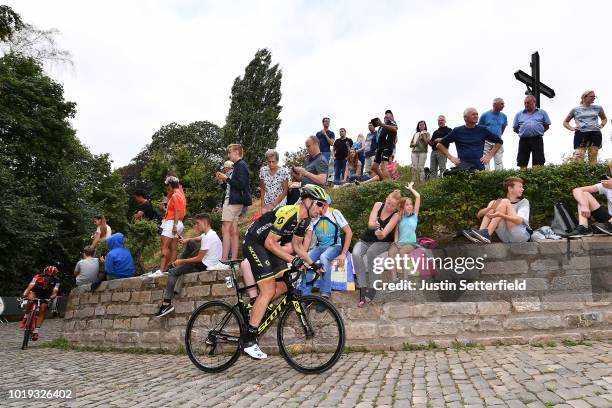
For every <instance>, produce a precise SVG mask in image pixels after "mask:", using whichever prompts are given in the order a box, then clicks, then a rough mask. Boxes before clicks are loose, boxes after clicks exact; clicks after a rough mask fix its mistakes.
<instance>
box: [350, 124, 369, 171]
mask: <svg viewBox="0 0 612 408" xmlns="http://www.w3.org/2000/svg"><path fill="white" fill-rule="evenodd" d="M353 149H355V151H356V152H357V157H358V158H359V163H361V166H360V170H359V173H358V174H357V175H358V176H361V175H362V170H363V166H364V165H365V150H366V146H365V136H364V135H363V133H360V134H359V135H357V141H356V142H355V143H354V144H353Z"/></svg>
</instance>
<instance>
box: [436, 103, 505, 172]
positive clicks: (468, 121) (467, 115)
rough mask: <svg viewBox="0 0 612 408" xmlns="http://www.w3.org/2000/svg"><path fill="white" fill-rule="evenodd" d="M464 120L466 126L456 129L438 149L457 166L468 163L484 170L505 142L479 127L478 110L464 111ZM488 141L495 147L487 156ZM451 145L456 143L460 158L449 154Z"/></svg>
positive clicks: (484, 128) (442, 141)
mask: <svg viewBox="0 0 612 408" xmlns="http://www.w3.org/2000/svg"><path fill="white" fill-rule="evenodd" d="M463 120H464V121H465V125H464V126H459V127H456V128H454V129H453V130H452V131H451V132H450V133H449V134H448V135H446V136H445V137H444V138H443V139H442V140H441V141H440V143H438V144H437V145H436V147H437V148H438V150H439V151H441V152H442V153H443V154H444V155H445V156H446V157H448V159H449V160H450V161H451V162H452V163H453V164H455V165H458V164H459V163H468V164H470V165H472V166H473V168H475V169H478V170H484V164H485V163H488V162H489V161H490V160H491V158H493V156H494V155H495V153H496V152H497V150H498V149H499V148H500V147H501V146H502V143H503V142H502V140H501V139H500V138H499V136H497V135H495V134H493V133H491V132H490V131H489V130H488V129H487V128H486V127H484V126H480V125H477V123H478V111H477V110H476V109H474V108H467V109H466V110H465V111H463ZM486 140H488V141H490V142H492V143H494V146H493V148H492V149H491V151H489V153H487V154H486V155H485V154H484V144H485V141H486ZM451 143H455V146H456V147H457V156H459V157H454V156H452V155H451V154H450V153H449V151H448V147H449V146H450V144H451Z"/></svg>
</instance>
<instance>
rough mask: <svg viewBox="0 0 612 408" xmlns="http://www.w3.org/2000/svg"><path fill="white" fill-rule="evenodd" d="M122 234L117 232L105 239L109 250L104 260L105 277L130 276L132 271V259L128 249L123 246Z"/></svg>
mask: <svg viewBox="0 0 612 408" xmlns="http://www.w3.org/2000/svg"><path fill="white" fill-rule="evenodd" d="M123 242H124V237H123V234H122V233H120V232H118V233H116V234H113V235H111V236H110V238H109V239H108V240H107V241H106V243H107V244H108V249H109V252H108V254H107V255H106V258H105V260H104V272H106V279H108V280H111V279H118V278H131V277H132V276H134V275H135V273H134V259H133V258H132V254H131V253H130V250H129V249H127V248H125V247H124V246H123Z"/></svg>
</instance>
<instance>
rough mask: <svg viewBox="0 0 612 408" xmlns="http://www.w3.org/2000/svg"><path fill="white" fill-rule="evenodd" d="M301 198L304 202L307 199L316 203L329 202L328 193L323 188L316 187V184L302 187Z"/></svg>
mask: <svg viewBox="0 0 612 408" xmlns="http://www.w3.org/2000/svg"><path fill="white" fill-rule="evenodd" d="M300 198H301V199H302V200H303V199H305V198H312V199H313V200H316V201H322V202H325V203H326V202H327V198H328V195H327V191H325V189H324V188H323V187H319V186H315V185H314V184H306V185H305V186H304V187H302V192H301V193H300Z"/></svg>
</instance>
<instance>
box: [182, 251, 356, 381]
mask: <svg viewBox="0 0 612 408" xmlns="http://www.w3.org/2000/svg"><path fill="white" fill-rule="evenodd" d="M240 262H241V260H231V261H227V262H224V263H225V264H226V265H229V266H230V269H231V276H228V277H227V278H226V285H227V287H228V288H231V287H234V288H236V296H237V298H238V302H237V303H236V304H234V305H233V306H232V305H230V304H228V303H226V302H224V301H221V300H212V301H209V302H206V303H204V304H203V305H201V306H199V307H198V308H196V309H195V310H194V312H193V313H192V315H191V317H190V318H189V322H188V323H187V329H186V331H185V349H186V351H187V355H188V356H189V358H190V359H191V361H192V362H193V364H195V366H196V367H198V368H199V369H200V370H203V371H206V372H210V373H216V372H221V371H223V370H226V369H228V368H229V367H231V366H232V365H233V364H234V363H235V362H236V361H237V360H238V358H239V357H240V354H241V352H242V345H241V342H240V338H241V334H242V333H244V332H245V331H246V330H247V323H248V321H249V313H250V305H249V303H248V300H244V299H243V297H245V296H244V292H245V291H246V290H247V289H249V288H251V287H252V286H244V287H239V286H238V274H237V272H236V265H239V264H240ZM281 274H282V275H281ZM278 275H281V276H280V277H277V278H276V280H277V281H282V282H285V284H286V285H287V293H285V294H284V295H283V296H282V297H281V298H280V299H278V300H277V301H276V302H272V303H270V305H268V308H267V310H266V313H265V315H264V317H263V319H262V322H261V324H260V325H259V327H258V329H257V333H258V335H262V334H263V333H265V332H266V330H267V329H268V328H269V327H270V326H271V325H272V322H274V320H276V319H278V320H279V323H278V330H277V335H276V337H277V343H278V350H279V352H280V354H281V356H282V357H283V358H284V359H285V360H286V361H287V363H289V365H290V366H291V367H293V368H294V369H296V370H298V371H300V372H302V373H306V374H315V373H322V372H324V371H326V370H328V369H330V368H331V367H333V366H334V364H336V362H338V360H339V359H340V356H341V355H342V351H343V349H344V342H345V331H344V322H343V321H342V317H341V316H340V313H339V312H338V310H337V309H336V307H335V306H334V305H333V304H332V303H331V302H330V301H329V300H327V299H325V298H323V297H321V296H315V295H307V296H301V294H300V293H299V291H298V290H297V289H296V288H295V286H294V284H295V283H296V282H297V281H298V279H299V278H300V277H301V276H302V275H304V272H303V271H298V270H295V269H293V268H289V269H287V270H285V271H284V272H281V273H279V274H278ZM318 276H319V275H318V274H315V278H314V279H313V280H312V281H311V282H308V284H312V283H314V281H315V280H316V279H317V278H318ZM253 286H255V285H253Z"/></svg>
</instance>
